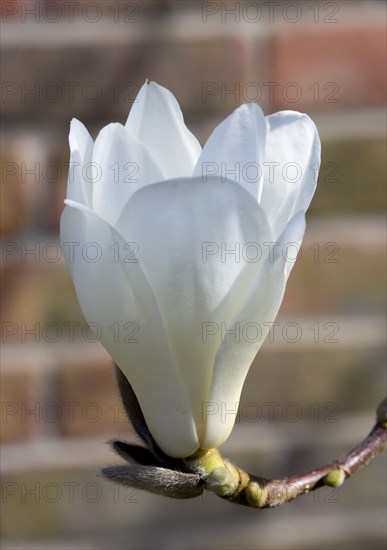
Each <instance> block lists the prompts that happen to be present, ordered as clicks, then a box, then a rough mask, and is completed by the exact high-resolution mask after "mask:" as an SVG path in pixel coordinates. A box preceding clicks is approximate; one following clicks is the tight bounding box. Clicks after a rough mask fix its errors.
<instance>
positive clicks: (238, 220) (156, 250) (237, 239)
mask: <svg viewBox="0 0 387 550" xmlns="http://www.w3.org/2000/svg"><path fill="white" fill-rule="evenodd" d="M117 228H118V231H119V232H120V233H121V234H122V235H123V236H124V238H125V239H126V240H128V241H135V242H137V243H138V245H139V252H138V258H139V260H140V265H141V268H142V270H143V271H144V273H145V276H146V277H147V280H148V281H149V284H150V286H151V288H152V290H153V293H154V296H155V298H156V300H157V302H158V304H159V309H160V312H161V316H162V319H163V322H164V326H165V328H166V333H167V338H168V341H169V347H170V350H171V353H172V355H173V358H174V362H175V365H176V368H178V369H180V373H181V377H182V380H184V384H185V387H186V388H187V391H188V392H189V395H190V402H191V408H192V410H193V414H194V418H195V422H196V427H197V431H198V435H199V439H200V438H202V437H204V430H205V425H204V422H203V414H202V413H203V411H202V405H203V402H205V401H207V400H208V394H209V390H210V383H211V378H212V370H213V365H214V360H215V356H216V353H217V350H218V345H219V344H218V340H217V339H216V338H213V337H211V334H212V333H213V332H218V331H221V330H222V326H223V325H224V324H228V323H229V322H230V321H231V319H232V318H233V316H234V315H235V313H236V311H237V309H238V307H239V304H240V303H241V302H242V301H243V300H244V298H245V296H246V294H247V292H248V290H249V288H250V286H251V284H252V283H253V281H254V280H255V277H256V272H257V270H258V269H259V268H260V263H259V261H258V262H257V261H255V260H253V261H251V257H252V256H254V255H255V256H257V248H260V249H263V248H264V246H263V244H262V243H263V242H266V241H270V240H271V233H270V228H269V225H268V222H267V220H266V218H265V215H264V213H263V211H262V209H261V208H260V207H259V205H258V203H257V202H255V201H254V200H253V199H252V198H251V196H250V195H249V194H248V193H246V191H244V189H242V188H241V187H240V186H239V185H236V184H235V183H233V182H229V181H226V182H224V183H222V182H221V180H220V179H215V178H212V179H210V180H209V181H208V182H207V183H203V182H202V181H201V179H200V178H197V179H195V178H189V179H186V180H184V179H183V180H174V181H168V182H163V183H161V184H155V185H151V186H148V187H146V188H144V189H142V190H140V191H138V193H136V194H135V195H134V196H133V197H132V199H131V200H130V202H129V203H128V204H127V206H126V208H125V209H124V211H123V213H122V215H121V217H120V219H119V220H118V223H117ZM246 245H250V248H249V249H248V250H247V249H246ZM246 250H247V252H246ZM246 258H247V259H246Z"/></svg>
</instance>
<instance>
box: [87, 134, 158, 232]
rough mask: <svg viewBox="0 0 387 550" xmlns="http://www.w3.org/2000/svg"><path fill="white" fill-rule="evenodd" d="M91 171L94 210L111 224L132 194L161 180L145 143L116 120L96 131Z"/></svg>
mask: <svg viewBox="0 0 387 550" xmlns="http://www.w3.org/2000/svg"><path fill="white" fill-rule="evenodd" d="M93 170H94V178H93V179H94V194H93V210H94V211H95V212H97V213H98V214H99V215H100V216H101V217H102V218H103V219H104V220H106V221H108V222H109V223H110V224H112V225H114V223H115V222H116V220H117V219H118V217H119V215H120V213H121V211H122V208H123V207H124V205H125V204H126V203H127V202H128V200H129V199H130V197H131V196H132V195H133V193H135V192H136V191H138V189H140V188H141V187H143V186H144V185H148V184H149V183H154V182H156V181H161V180H162V179H163V174H162V172H161V171H160V169H159V168H158V166H157V165H156V163H155V161H154V160H153V158H152V157H151V155H150V154H149V152H148V151H147V150H146V149H145V147H144V145H143V144H142V143H140V142H139V141H137V140H136V139H134V138H133V137H132V136H130V135H129V133H128V132H127V130H126V129H125V127H124V126H122V124H118V123H112V124H109V125H108V126H105V128H103V129H102V130H101V132H100V133H99V134H98V137H97V139H96V141H95V145H94V151H93Z"/></svg>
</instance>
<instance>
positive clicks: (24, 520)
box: [1, 0, 386, 550]
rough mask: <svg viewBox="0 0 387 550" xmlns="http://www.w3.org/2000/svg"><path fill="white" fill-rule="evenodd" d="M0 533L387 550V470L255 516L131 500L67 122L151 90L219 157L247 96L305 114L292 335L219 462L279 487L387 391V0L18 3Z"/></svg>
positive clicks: (105, 119) (11, 53) (107, 114)
mask: <svg viewBox="0 0 387 550" xmlns="http://www.w3.org/2000/svg"><path fill="white" fill-rule="evenodd" d="M1 15H2V33H1V73H2V99H1V112H2V127H1V140H2V148H1V165H2V179H1V194H2V198H1V232H2V266H1V275H2V280H1V289H2V311H1V317H2V319H1V322H2V364H1V399H2V417H1V443H2V451H1V475H2V483H1V490H2V503H1V506H2V513H1V533H2V535H1V536H2V548H4V549H13V548H15V549H16V548H18V549H27V548H36V549H45V548H47V549H54V548H55V549H56V548H58V549H61V548H63V549H70V548H74V549H75V548H76V549H108V548H109V549H117V550H118V549H150V548H155V549H156V548H158V549H163V548H168V549H180V548H181V549H193V548H195V549H196V548H198V549H199V548H201V549H207V548H208V549H218V548H224V549H237V548H238V549H265V550H266V549H275V550H277V549H303V548H308V549H316V550H317V549H320V548H326V547H329V548H335V549H346V548H351V549H356V548H358V549H363V548H368V549H379V548H384V547H385V537H386V519H385V507H386V462H385V456H380V457H378V458H377V459H376V460H375V461H374V462H373V463H372V464H371V465H370V466H369V467H368V468H366V469H364V470H362V471H360V472H359V473H358V474H357V475H356V476H355V477H354V478H352V479H351V480H348V481H347V482H346V483H345V485H344V486H343V487H342V488H340V489H327V488H326V489H321V490H319V491H317V492H315V493H314V494H309V495H307V496H305V497H303V498H302V499H298V500H296V501H295V502H293V503H290V504H288V505H286V506H284V507H282V508H278V509H275V510H269V511H254V510H250V509H243V508H238V507H233V506H231V505H230V504H227V503H225V502H222V501H221V500H220V499H218V498H217V497H215V496H213V495H205V496H203V497H200V498H197V499H195V500H190V501H173V500H168V499H164V498H162V497H157V496H153V495H149V494H146V493H142V492H138V491H132V490H130V489H124V488H122V487H114V486H113V485H111V484H110V483H108V482H107V481H105V480H103V479H102V478H101V477H99V476H98V469H99V468H100V467H101V466H104V465H107V464H113V463H116V462H119V459H116V458H115V457H114V456H113V454H112V453H111V451H110V450H109V448H108V445H107V444H106V442H107V441H108V440H109V439H111V438H113V437H122V438H126V439H128V440H135V437H134V435H133V432H132V429H131V427H130V426H129V424H128V423H127V421H126V419H125V415H124V413H123V410H122V406H121V404H120V402H119V395H118V392H117V389H116V386H115V381H114V378H113V373H112V368H111V363H110V360H109V357H108V356H107V354H106V353H105V352H104V350H103V349H102V347H101V346H100V344H99V343H98V342H96V341H94V340H95V338H94V337H93V335H92V333H91V331H90V330H88V327H87V325H86V322H85V320H84V318H83V316H82V313H81V312H80V309H79V307H78V303H77V299H76V296H75V292H74V289H73V286H72V282H71V280H70V277H69V275H68V273H67V270H66V266H65V265H64V261H63V258H62V254H61V251H60V248H59V241H58V224H59V218H60V214H61V211H62V208H63V199H64V196H65V189H66V178H67V170H68V165H67V163H68V160H69V150H68V130H69V121H70V119H71V118H72V117H76V118H79V119H80V120H81V121H83V122H84V123H85V124H86V126H87V127H88V129H89V131H90V132H91V134H92V136H93V137H94V138H95V137H96V135H97V133H98V132H99V130H100V129H101V128H102V127H103V126H104V125H105V124H107V123H109V122H112V121H118V122H121V123H124V122H125V120H126V117H127V114H128V112H129V110H130V107H131V104H132V103H133V100H134V99H135V96H136V94H137V92H138V90H139V88H140V86H141V85H142V84H143V82H144V80H145V78H149V79H151V80H155V81H156V82H158V83H159V84H162V85H163V86H165V87H167V88H168V89H170V90H171V91H172V92H173V93H174V95H175V96H176V97H177V99H178V101H179V103H180V105H181V107H182V110H183V112H184V116H185V120H186V123H187V125H188V127H189V128H190V129H191V130H192V131H193V132H194V133H195V134H196V135H197V136H198V138H199V140H200V142H201V144H202V145H203V144H204V143H205V141H206V139H207V138H208V136H209V134H210V133H211V131H212V130H213V128H214V127H215V125H216V124H218V123H219V122H220V121H221V120H222V119H223V118H224V117H225V116H227V115H228V114H229V113H230V112H231V111H232V110H234V109H235V108H236V107H237V106H238V105H239V104H241V103H245V102H248V101H256V102H258V103H259V104H260V105H261V106H262V108H263V109H264V111H265V113H266V114H270V113H272V112H275V111H277V110H280V109H293V110H298V111H302V112H306V113H308V114H309V115H310V116H311V117H312V118H313V120H314V121H315V123H316V125H317V127H318V129H319V132H320V136H321V138H322V152H323V153H322V165H321V170H320V177H319V184H318V188H317V193H316V195H315V197H314V200H313V202H312V205H311V208H310V210H309V212H308V214H307V221H308V225H307V233H306V236H305V240H304V243H303V247H302V255H301V256H300V257H299V259H298V262H297V265H296V266H295V268H294V270H293V272H292V275H291V277H290V281H289V284H288V288H287V292H286V296H285V300H284V302H283V305H282V307H281V310H280V315H279V317H278V319H277V321H278V325H277V326H276V327H275V330H274V332H273V333H272V334H271V335H270V337H269V338H268V340H267V341H266V342H265V344H264V346H263V347H262V349H261V351H260V353H259V354H258V356H257V358H256V360H255V364H254V366H253V367H252V368H251V370H250V374H249V376H248V379H247V381H246V384H245V389H244V392H243V395H242V399H241V403H240V411H239V415H238V420H237V423H236V426H235V429H234V432H233V434H232V436H231V437H230V439H229V441H228V442H227V443H226V444H225V445H224V449H223V450H224V454H225V455H226V456H229V458H231V459H233V460H234V461H236V462H237V463H238V464H239V465H240V466H242V467H244V468H246V469H248V470H250V471H252V472H255V473H256V474H259V475H262V476H265V477H281V476H285V475H291V474H294V473H297V472H300V471H302V470H305V469H311V468H313V467H314V466H317V465H319V464H323V463H324V462H326V461H330V460H333V459H335V458H337V456H338V455H340V454H341V453H343V452H346V451H347V450H349V449H350V448H352V447H353V446H354V445H355V444H356V443H358V442H359V441H360V440H361V439H362V438H363V437H364V436H365V435H366V434H367V433H368V431H369V429H370V428H371V426H372V425H373V422H374V410H375V407H376V405H377V404H378V403H379V401H380V400H381V399H382V397H383V394H384V393H385V389H386V370H385V340H384V338H385V329H386V326H385V317H384V313H385V259H386V256H385V245H386V232H385V218H384V210H385V199H386V197H385V179H386V173H385V171H386V148H385V146H386V135H385V133H386V110H385V99H386V72H385V66H386V46H385V44H386V41H385V39H386V29H385V16H386V4H385V2H383V1H353V2H352V1H349V0H347V1H345V2H330V1H329V2H325V1H317V2H316V1H313V2H307V1H306V2H280V1H277V2H255V1H254V2H243V1H239V2H232V1H228V2H216V1H214V2H200V1H197V2H190V1H180V2H179V1H172V0H171V1H159V2H156V1H153V2H152V1H142V2H126V1H105V2H102V1H93V2H88V1H85V2H83V1H73V0H68V1H66V2H65V1H63V2H61V1H53V0H51V1H40V2H39V1H33V0H30V1H24V2H19V1H18V0H12V1H7V0H5V1H3V2H2V4H1Z"/></svg>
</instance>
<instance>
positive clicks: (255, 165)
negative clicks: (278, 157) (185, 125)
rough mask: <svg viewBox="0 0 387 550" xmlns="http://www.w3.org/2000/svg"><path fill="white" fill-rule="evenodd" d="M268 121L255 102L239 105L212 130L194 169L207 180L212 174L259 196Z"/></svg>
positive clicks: (196, 174)
mask: <svg viewBox="0 0 387 550" xmlns="http://www.w3.org/2000/svg"><path fill="white" fill-rule="evenodd" d="M265 141H266V122H265V117H264V114H263V112H262V109H261V108H260V107H258V105H256V104H255V103H249V104H246V105H241V107H238V109H236V110H235V111H234V112H233V113H232V114H231V115H230V116H229V117H227V118H226V119H225V120H224V121H223V122H222V123H221V124H219V126H218V127H217V128H215V130H214V131H213V133H212V134H211V136H210V137H209V139H208V141H207V143H206V144H205V146H204V149H203V152H202V154H201V155H200V158H199V160H198V162H197V165H196V167H195V170H194V175H195V176H200V177H202V179H203V181H206V179H207V177H208V176H209V175H210V176H211V175H216V176H221V177H222V178H223V180H224V179H226V178H227V179H229V180H233V181H235V182H236V183H239V184H240V185H241V186H242V187H243V188H244V189H246V191H248V192H249V193H250V194H251V195H252V196H253V197H254V198H255V199H256V200H258V201H259V200H260V198H261V193H262V185H263V183H262V181H263V170H262V168H263V162H264V159H265V157H264V155H265Z"/></svg>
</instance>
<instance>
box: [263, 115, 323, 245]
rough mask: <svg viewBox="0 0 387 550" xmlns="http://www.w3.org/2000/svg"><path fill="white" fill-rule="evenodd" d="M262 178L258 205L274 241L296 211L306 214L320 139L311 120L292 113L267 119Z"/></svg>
mask: <svg viewBox="0 0 387 550" xmlns="http://www.w3.org/2000/svg"><path fill="white" fill-rule="evenodd" d="M266 122H267V138H266V158H265V178H264V186H263V193H262V199H261V205H262V206H263V208H264V210H265V212H266V215H267V217H268V219H269V220H270V224H271V227H272V231H273V234H274V238H277V237H278V236H279V235H280V233H282V231H283V230H284V228H285V226H286V224H287V223H288V221H289V220H290V219H291V218H292V217H293V216H294V214H295V213H296V212H298V211H299V210H303V211H304V212H305V211H306V210H307V208H308V206H309V204H310V201H311V200H312V197H313V195H314V192H315V190H316V184H317V174H318V169H319V167H320V150H321V146H320V139H319V136H318V132H317V128H316V126H315V125H314V123H313V122H312V120H311V119H310V118H309V117H308V116H307V115H304V114H301V113H297V112H295V111H280V112H279V113H275V114H273V115H270V116H268V117H266Z"/></svg>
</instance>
